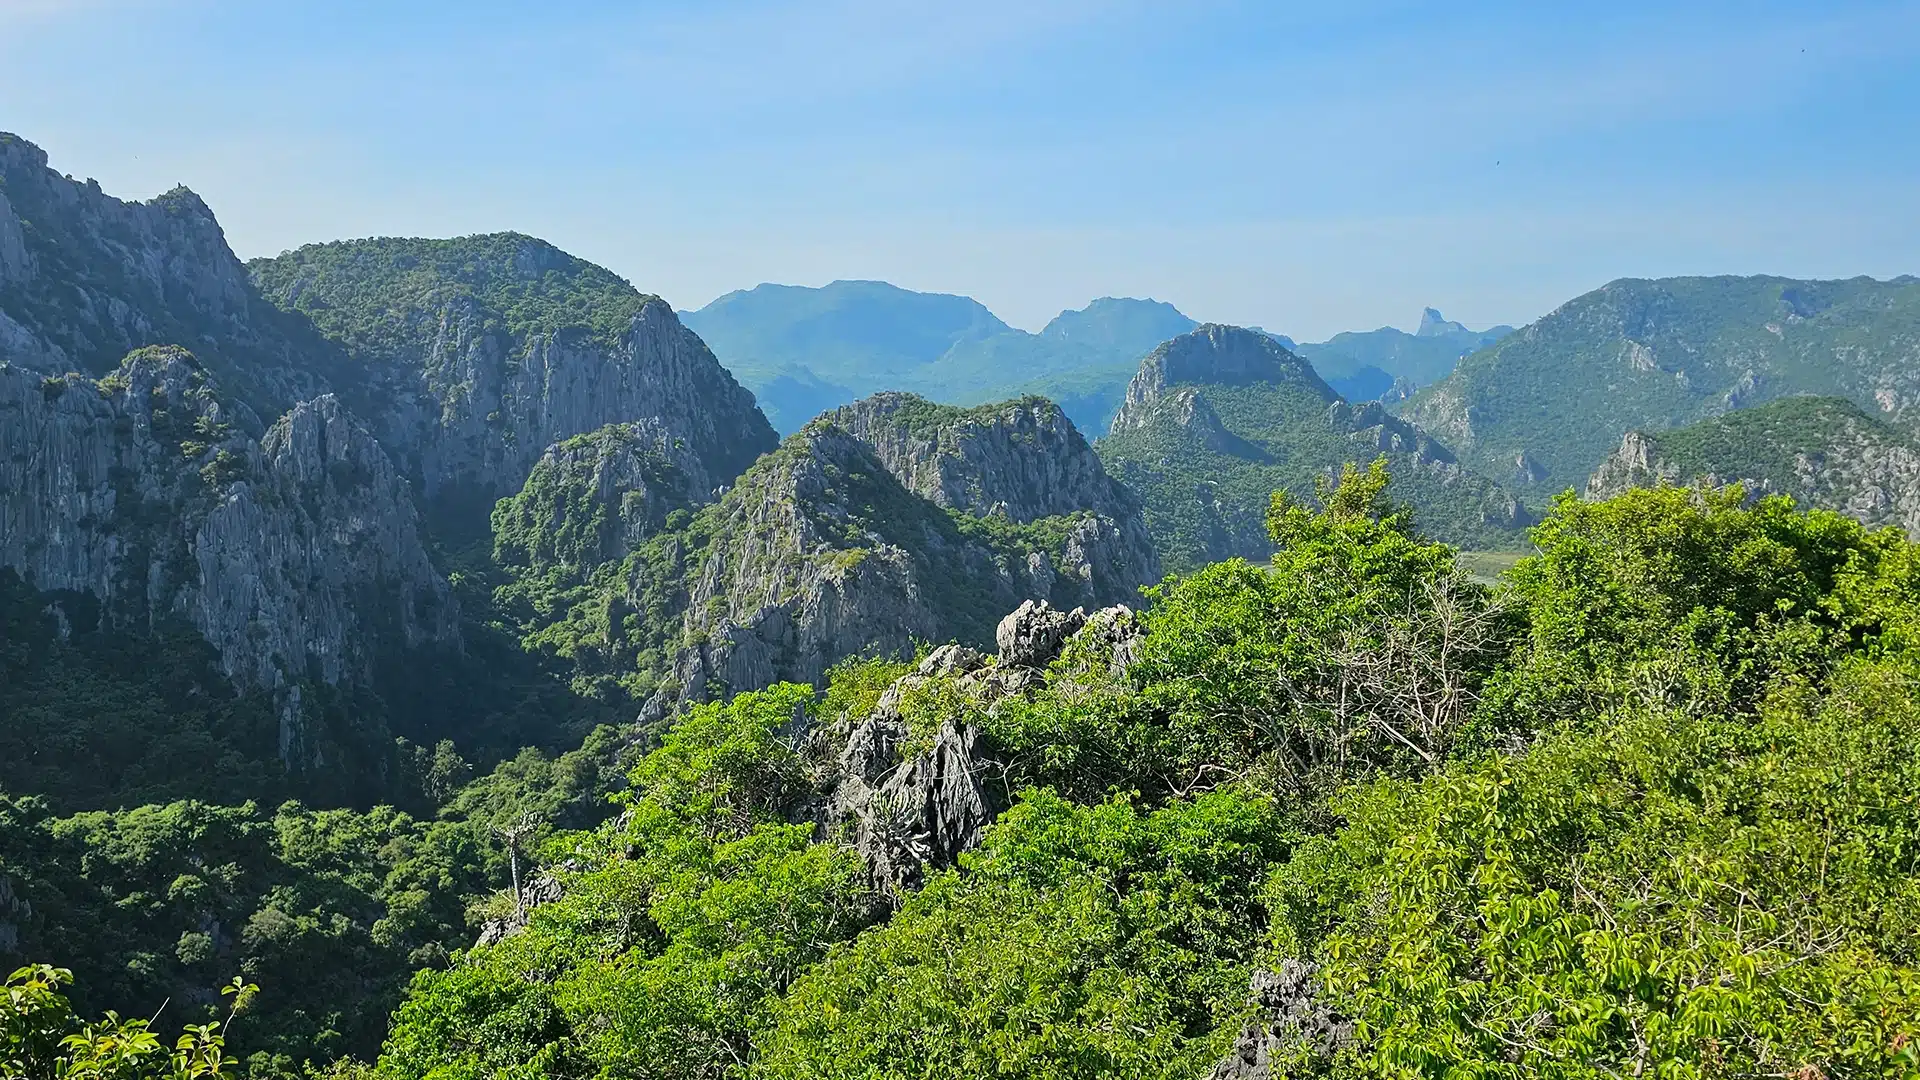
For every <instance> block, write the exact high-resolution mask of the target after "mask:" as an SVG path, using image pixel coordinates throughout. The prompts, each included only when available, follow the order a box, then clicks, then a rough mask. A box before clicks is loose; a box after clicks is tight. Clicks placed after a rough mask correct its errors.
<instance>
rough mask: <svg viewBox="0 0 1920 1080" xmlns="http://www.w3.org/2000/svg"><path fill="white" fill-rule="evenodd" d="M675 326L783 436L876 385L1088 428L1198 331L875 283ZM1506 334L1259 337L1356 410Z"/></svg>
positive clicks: (777, 299) (1453, 328)
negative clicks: (1304, 340)
mask: <svg viewBox="0 0 1920 1080" xmlns="http://www.w3.org/2000/svg"><path fill="white" fill-rule="evenodd" d="M681 317H682V319H683V320H684V321H685V323H686V324H687V325H688V326H690V327H692V328H693V329H694V330H695V331H696V332H697V333H699V334H700V336H701V337H702V338H704V339H705V340H706V342H707V344H708V345H709V346H710V347H712V349H713V350H714V352H715V354H716V355H718V356H719V357H720V359H721V361H722V363H724V364H726V365H727V366H728V368H729V369H730V370H732V371H733V372H734V373H735V375H736V376H738V377H739V379H740V380H741V381H742V382H743V383H745V384H746V385H747V386H748V387H749V388H751V389H752V390H753V391H754V393H755V395H756V396H757V397H758V398H759V401H760V406H761V408H762V409H763V410H765V411H766V413H767V417H768V419H769V420H771V421H772V422H773V424H774V426H775V427H776V428H778V429H779V430H781V431H783V432H787V431H792V430H795V429H797V428H798V427H799V426H800V425H801V424H803V423H805V422H806V421H807V420H808V419H809V418H811V417H813V416H815V415H817V414H818V413H820V412H822V411H824V410H825V409H828V408H832V407H834V406H837V405H840V404H844V403H845V402H848V401H851V400H853V399H854V398H856V397H859V396H861V395H864V394H868V393H873V392H877V391H880V390H907V391H911V392H913V393H917V394H921V395H924V396H926V397H928V398H931V399H934V400H938V401H944V402H949V403H954V404H963V405H970V404H977V403H981V402H986V401H994V400H1001V399H1005V398H1008V397H1015V396H1019V395H1023V394H1039V395H1042V396H1044V397H1048V398H1051V399H1052V400H1054V401H1056V402H1058V403H1059V404H1060V406H1061V408H1063V409H1064V410H1065V411H1066V413H1067V415H1068V416H1070V417H1072V418H1073V420H1074V422H1075V423H1076V424H1077V425H1079V426H1081V427H1083V428H1088V429H1092V430H1099V429H1101V428H1104V427H1105V426H1106V424H1107V423H1108V421H1110V420H1111V419H1112V417H1113V414H1114V412H1115V410H1117V409H1118V408H1119V407H1120V402H1121V400H1122V398H1123V397H1124V396H1125V393H1126V386H1127V382H1128V380H1130V379H1131V378H1133V375H1134V372H1135V371H1136V370H1137V369H1138V367H1139V363H1140V359H1141V358H1142V357H1143V356H1145V355H1146V354H1147V353H1148V352H1150V351H1151V350H1152V349H1153V348H1154V347H1155V346H1157V345H1159V344H1160V343H1161V342H1163V341H1166V340H1168V339H1169V338H1172V337H1175V336H1178V335H1180V334H1184V333H1186V332H1188V331H1190V330H1192V329H1193V328H1195V327H1196V326H1198V325H1199V323H1198V322H1197V321H1195V320H1194V319H1192V318H1191V317H1189V316H1187V315H1186V314H1185V313H1183V312H1181V311H1180V310H1179V309H1178V308H1175V307H1174V306H1173V305H1172V304H1168V303H1165V302H1162V301H1158V300H1142V299H1135V298H1130V297H1102V298H1100V299H1097V300H1095V301H1093V302H1092V303H1090V304H1088V305H1087V306H1086V307H1084V308H1080V309H1077V310H1071V311H1063V312H1061V313H1060V314H1059V315H1058V316H1055V317H1054V319H1053V320H1052V321H1050V322H1049V323H1047V325H1046V326H1045V327H1043V328H1042V329H1041V330H1040V332H1039V333H1037V334H1036V333H1029V332H1027V331H1025V330H1021V329H1019V328H1017V327H1013V326H1009V325H1008V324H1007V323H1005V322H1003V321H1002V320H1000V319H999V318H998V317H996V316H995V315H994V314H993V313H992V312H991V311H989V310H987V308H986V307H985V306H983V305H981V304H980V303H979V302H978V301H975V300H973V299H971V298H969V297H965V296H952V295H947V294H942V293H921V292H913V291H911V290H908V289H902V288H899V287H898V286H895V285H891V284H889V283H887V282H884V281H835V282H832V283H831V284H828V285H825V286H822V287H820V288H808V287H803V286H795V285H759V286H756V287H754V288H752V289H746V290H741V291H737V292H732V293H728V294H727V295H725V296H722V297H720V298H719V299H718V300H715V301H713V302H712V303H710V304H708V305H707V306H705V307H703V308H700V309H699V310H697V311H689V312H683V313H682V315H681ZM1509 329H1510V328H1509V327H1504V326H1500V327H1494V328H1493V329H1491V330H1487V331H1472V330H1468V329H1467V328H1466V327H1464V326H1461V325H1460V324H1459V323H1456V322H1448V321H1446V320H1445V319H1444V318H1443V317H1442V316H1441V315H1440V313H1439V312H1437V311H1435V310H1433V309H1432V308H1428V309H1426V312H1425V313H1424V315H1423V318H1422V321H1421V323H1420V327H1419V329H1418V331H1416V332H1415V333H1411V334H1410V333H1407V332H1406V331H1403V330H1397V329H1394V328H1392V327H1382V328H1380V329H1378V330H1370V331H1365V332H1357V333H1343V334H1339V335H1336V336H1335V337H1334V338H1333V339H1332V340H1330V341H1326V342H1321V343H1318V344H1308V345H1298V346H1296V345H1295V344H1294V342H1293V340H1292V339H1291V338H1288V337H1286V336H1284V335H1279V334H1274V335H1272V336H1274V337H1275V338H1276V340H1279V341H1280V342H1281V344H1282V345H1284V346H1286V347H1287V348H1290V349H1294V350H1296V351H1297V352H1298V353H1299V354H1300V355H1301V356H1304V357H1306V358H1307V359H1309V360H1310V361H1312V362H1313V364H1314V366H1315V368H1316V369H1318V370H1319V372H1320V374H1321V375H1322V376H1323V377H1325V378H1326V379H1327V381H1328V382H1329V383H1330V384H1331V385H1332V386H1333V388H1334V389H1335V390H1336V391H1338V392H1339V393H1340V394H1341V395H1342V396H1344V397H1346V398H1348V399H1349V400H1355V401H1362V400H1371V399H1374V398H1378V397H1381V396H1382V395H1384V394H1387V393H1388V392H1389V391H1391V390H1392V389H1393V388H1394V386H1395V385H1396V384H1398V385H1400V386H1402V387H1403V392H1410V391H1411V390H1412V389H1413V388H1416V387H1420V386H1424V385H1426V384H1428V383H1430V382H1433V381H1434V380H1435V379H1438V378H1440V377H1442V376H1444V375H1445V374H1446V373H1447V372H1448V371H1450V370H1452V367H1453V364H1454V362H1455V361H1457V360H1458V359H1459V358H1460V357H1461V356H1463V355H1465V354H1466V353H1469V352H1472V351H1473V350H1474V349H1477V348H1480V347H1482V346H1484V345H1487V344H1489V343H1491V342H1493V341H1496V340H1498V339H1499V338H1500V336H1501V335H1503V334H1505V333H1507V332H1508V331H1509Z"/></svg>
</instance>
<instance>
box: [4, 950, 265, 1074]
mask: <svg viewBox="0 0 1920 1080" xmlns="http://www.w3.org/2000/svg"><path fill="white" fill-rule="evenodd" d="M72 982H73V973H72V972H71V971H68V970H66V969H65V968H57V967H52V966H50V965H46V964H38V965H33V966H30V967H23V968H21V969H19V970H18V971H15V972H14V973H13V974H12V975H11V976H9V977H8V979H7V987H6V990H7V1000H6V1004H5V1008H4V1010H0V1076H5V1077H7V1078H8V1080H16V1078H17V1080H159V1078H166V1080H207V1078H219V1077H224V1076H229V1075H232V1074H233V1071H234V1069H235V1067H236V1065H237V1064H238V1063H237V1062H236V1061H235V1060H234V1059H233V1058H231V1057H229V1056H228V1055H227V1033H228V1031H229V1030H230V1029H231V1028H232V1026H233V1021H234V1019H235V1018H236V1017H237V1016H239V1015H240V1013H241V1012H243V1011H244V1010H245V1009H246V1007H247V1005H248V1003H249V1002H250V1001H251V1000H252V998H253V995H254V994H255V993H256V992H257V991H258V990H259V987H256V986H252V985H250V984H248V983H246V982H245V981H244V980H241V979H239V978H235V979H234V980H233V982H231V983H229V984H228V985H227V986H225V987H222V988H221V990H220V993H221V994H222V995H223V996H225V997H229V998H231V999H232V1005H231V1006H230V1008H229V1009H228V1012H227V1016H226V1018H225V1019H224V1020H221V1021H218V1022H216V1023H211V1024H190V1025H188V1026H187V1028H186V1030H185V1031H183V1032H182V1033H181V1035H180V1037H179V1038H178V1039H177V1040H175V1042H174V1044H173V1047H172V1048H171V1049H169V1048H168V1047H167V1046H166V1045H165V1044H164V1043H162V1042H161V1040H160V1036H159V1035H158V1034H156V1033H155V1032H154V1031H153V1027H152V1022H151V1021H147V1020H123V1019H121V1018H120V1017H119V1016H118V1015H117V1014H115V1013H113V1012H108V1013H107V1014H106V1015H105V1016H104V1017H103V1018H102V1019H100V1020H97V1021H83V1020H81V1019H80V1018H79V1017H78V1016H76V1015H75V1014H74V1011H73V1006H72V1004H71V1003H70V1002H68V1000H67V997H66V995H65V994H63V993H62V992H61V988H62V987H64V986H66V985H68V984H70V983H72Z"/></svg>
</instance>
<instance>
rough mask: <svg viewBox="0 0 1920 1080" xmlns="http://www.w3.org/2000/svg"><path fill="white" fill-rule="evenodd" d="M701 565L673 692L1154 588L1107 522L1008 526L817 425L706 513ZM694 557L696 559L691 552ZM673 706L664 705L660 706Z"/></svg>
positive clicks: (757, 681)
mask: <svg viewBox="0 0 1920 1080" xmlns="http://www.w3.org/2000/svg"><path fill="white" fill-rule="evenodd" d="M691 529H692V530H695V531H697V532H698V533H699V534H701V535H703V536H706V537H710V538H711V539H710V540H708V541H707V543H706V546H705V548H704V550H702V551H700V552H699V553H698V555H697V557H689V558H688V559H687V561H686V564H685V565H686V570H687V583H686V589H687V593H686V603H685V607H684V615H683V616H682V626H681V637H682V639H683V640H685V641H687V642H689V644H687V645H686V646H684V647H682V648H681V649H679V650H678V652H677V653H676V657H675V660H674V671H673V677H672V678H671V679H670V680H669V682H668V684H667V692H668V693H669V694H672V695H675V696H678V697H681V698H685V697H688V696H691V697H693V698H695V699H697V698H699V697H702V696H705V693H706V691H705V690H704V688H705V687H707V686H709V685H710V684H718V685H719V686H722V687H725V688H726V689H727V690H730V691H739V690H745V689H754V688H758V687H762V686H767V685H769V684H771V683H773V682H776V681H779V680H783V679H792V680H795V681H800V682H817V681H819V679H820V677H821V676H822V675H824V674H825V672H826V669H827V668H828V667H830V666H831V665H832V664H833V663H835V662H836V661H838V660H840V659H841V658H843V657H847V656H858V655H886V654H894V653H897V652H899V651H901V650H902V649H904V648H907V647H909V643H911V642H914V641H950V640H959V641H962V642H974V643H984V642H985V641H987V640H990V635H991V628H992V626H993V620H994V617H995V614H996V613H997V612H1001V611H1005V610H1007V609H1008V608H1011V607H1014V606H1015V605H1017V604H1019V603H1020V601H1021V600H1023V599H1028V598H1042V599H1050V600H1052V601H1054V602H1056V603H1061V604H1072V605H1084V604H1093V605H1099V604H1105V603H1112V602H1115V601H1118V600H1123V599H1128V598H1130V597H1132V596H1133V595H1134V592H1135V590H1137V589H1138V587H1139V586H1140V585H1142V584H1145V583H1146V582H1147V581H1149V580H1151V579H1150V578H1148V577H1147V576H1146V573H1147V570H1148V567H1146V566H1143V565H1142V564H1141V559H1140V552H1139V551H1138V550H1137V549H1136V546H1135V542H1134V541H1133V540H1132V538H1130V537H1128V536H1127V535H1125V534H1124V533H1123V532H1121V530H1120V529H1119V527H1117V526H1116V525H1115V523H1114V522H1113V521H1112V520H1111V519H1106V518H1102V517H1101V516H1099V515H1097V514H1093V513H1084V512H1083V513H1079V514H1074V515H1059V516H1054V517H1049V518H1043V519H1039V520H1037V521H1034V522H1029V523H1024V524H1017V523H1011V522H1003V523H1002V524H1000V525H998V526H992V525H990V524H988V523H983V522H980V520H979V519H975V518H972V517H970V516H968V515H965V514H959V513H955V512H953V511H949V510H945V509H943V508H941V507H939V506H936V505H935V504H933V503H932V502H930V501H929V500H926V499H923V498H920V497H919V496H917V495H915V494H914V493H912V492H911V491H908V490H907V489H906V488H905V487H904V486H903V485H902V484H901V483H900V482H899V480H898V479H896V478H895V476H894V475H893V473H892V471H891V470H889V469H888V468H887V467H886V465H885V464H884V463H883V462H882V461H881V460H880V459H879V457H878V456H877V455H876V454H875V453H874V451H873V449H872V447H870V446H869V445H868V444H867V443H865V442H864V441H862V440H860V439H858V438H856V437H855V436H854V435H853V434H851V433H850V432H847V431H845V430H843V429H841V428H839V427H837V426H835V425H833V424H831V423H827V422H824V421H820V422H816V423H814V424H811V425H809V426H808V427H807V428H805V429H803V430H802V431H801V432H800V433H799V434H797V435H795V436H793V437H792V438H790V439H788V440H787V442H786V444H785V445H783V446H782V448H781V450H780V452H779V453H777V454H774V455H770V456H769V457H767V458H765V459H763V460H762V461H761V462H760V463H759V464H758V465H756V466H755V467H754V468H753V469H752V470H751V471H749V472H748V474H747V475H746V476H744V477H742V478H741V481H740V483H739V485H738V486H737V487H736V488H735V489H734V490H732V491H729V492H728V493H727V495H726V496H725V497H724V498H723V499H722V500H721V501H720V502H719V503H718V504H717V505H716V506H714V507H713V508H711V509H710V510H708V511H706V512H703V514H702V515H701V519H700V520H699V521H696V523H695V524H694V525H693V526H691ZM688 554H689V556H691V555H692V552H691V551H690V550H689V552H688ZM666 707H667V701H666V699H664V698H661V699H657V700H656V702H655V705H654V711H655V712H656V713H659V712H661V711H662V710H664V709H665V708H666Z"/></svg>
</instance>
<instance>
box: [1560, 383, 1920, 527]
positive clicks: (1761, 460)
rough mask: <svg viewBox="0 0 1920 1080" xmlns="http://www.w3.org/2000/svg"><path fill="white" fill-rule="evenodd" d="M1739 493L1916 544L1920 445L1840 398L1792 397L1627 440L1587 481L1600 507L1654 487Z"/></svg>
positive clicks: (1919, 511) (1632, 434) (1910, 435)
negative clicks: (1896, 532) (1890, 529)
mask: <svg viewBox="0 0 1920 1080" xmlns="http://www.w3.org/2000/svg"><path fill="white" fill-rule="evenodd" d="M1693 483H1706V484H1709V485H1713V486H1716V487H1717V486H1721V485H1724V484H1731V483H1739V484H1742V485H1744V486H1745V487H1746V489H1747V492H1748V493H1749V494H1750V495H1755V496H1758V495H1773V494H1781V495H1790V496H1792V497H1793V498H1794V500H1795V501H1796V502H1798V503H1799V504H1801V505H1803V506H1811V507H1818V508H1820V509H1825V510H1837V511H1839V512H1840V513H1843V514H1846V515H1847V516H1848V517H1851V518H1854V519H1855V520H1857V521H1860V522H1863V523H1865V524H1868V525H1892V526H1896V527H1898V528H1901V529H1904V530H1906V531H1907V533H1908V534H1909V535H1913V536H1920V438H1916V437H1915V436H1914V435H1913V433H1911V432H1910V431H1908V430H1906V429H1905V428H1903V427H1900V426H1897V425H1895V424H1892V423H1889V422H1887V421H1885V420H1882V419H1880V418H1879V417H1876V416H1873V415H1871V414H1869V413H1867V412H1866V411H1865V410H1863V409H1861V408H1860V407H1859V406H1857V405H1855V404H1853V403H1852V402H1850V401H1846V400H1844V399H1840V398H1818V397H1793V398H1783V399H1780V400H1778V401H1773V402H1769V403H1767V404H1764V405H1758V406H1755V407H1753V408H1751V409H1741V410H1737V411H1735V412H1731V413H1728V414H1726V415H1725V416H1720V417H1716V418H1714V419H1712V420H1706V421H1702V422H1701V423H1698V424H1693V425H1689V426H1687V427H1683V428H1676V429H1673V430H1670V431H1657V432H1643V431H1630V432H1628V433H1627V434H1626V435H1625V436H1624V437H1623V438H1622V439H1621V440H1620V446H1619V448H1618V449H1616V450H1615V451H1614V452H1613V453H1612V454H1611V455H1609V456H1608V457H1607V459H1606V460H1605V461H1603V462H1601V463H1600V467H1599V468H1597V469H1595V470H1594V473H1593V475H1592V476H1591V477H1590V478H1588V480H1587V486H1586V497H1587V498H1588V499H1605V498H1609V497H1611V496H1614V495H1617V494H1619V493H1621V492H1623V491H1626V490H1627V489H1629V488H1634V487H1652V486H1658V485H1660V484H1693Z"/></svg>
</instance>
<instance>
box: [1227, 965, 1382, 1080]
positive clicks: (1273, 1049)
mask: <svg viewBox="0 0 1920 1080" xmlns="http://www.w3.org/2000/svg"><path fill="white" fill-rule="evenodd" d="M1314 976H1315V967H1314V965H1313V964H1311V963H1307V962H1305V961H1301V960H1294V959H1291V958H1289V959H1287V960H1283V961H1281V963H1280V970H1279V971H1278V972H1272V971H1256V972H1254V973H1253V1003H1254V1005H1255V1006H1256V1007H1257V1008H1258V1010H1259V1013H1258V1015H1257V1016H1256V1017H1255V1018H1254V1019H1253V1020H1252V1021H1251V1022H1249V1023H1248V1024H1247V1025H1246V1027H1244V1028H1242V1029H1241V1031H1240V1037H1239V1038H1238V1039H1236V1040H1235V1041H1234V1044H1233V1050H1232V1051H1230V1052H1229V1053H1228V1054H1227V1056H1226V1057H1225V1058H1223V1059H1221V1061H1220V1063H1219V1064H1218V1065H1215V1066H1214V1067H1213V1072H1211V1073H1210V1074H1208V1075H1209V1076H1210V1077H1211V1080H1270V1078H1273V1077H1280V1076H1324V1075H1327V1074H1328V1072H1329V1066H1330V1065H1331V1064H1332V1062H1333V1057H1334V1055H1335V1054H1337V1053H1338V1052H1339V1051H1340V1050H1342V1049H1344V1048H1345V1047H1347V1046H1348V1045H1350V1044H1351V1043H1352V1042H1353V1040H1354V1026H1353V1022H1352V1021H1350V1020H1347V1019H1345V1018H1343V1017H1341V1016H1340V1015H1338V1014H1337V1013H1335V1012H1334V1011H1333V1010H1331V1009H1330V1008H1328V1007H1327V1005H1326V1003H1325V1002H1323V1001H1322V1000H1320V998H1319V996H1318V985H1317V982H1316V980H1315V977H1314Z"/></svg>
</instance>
